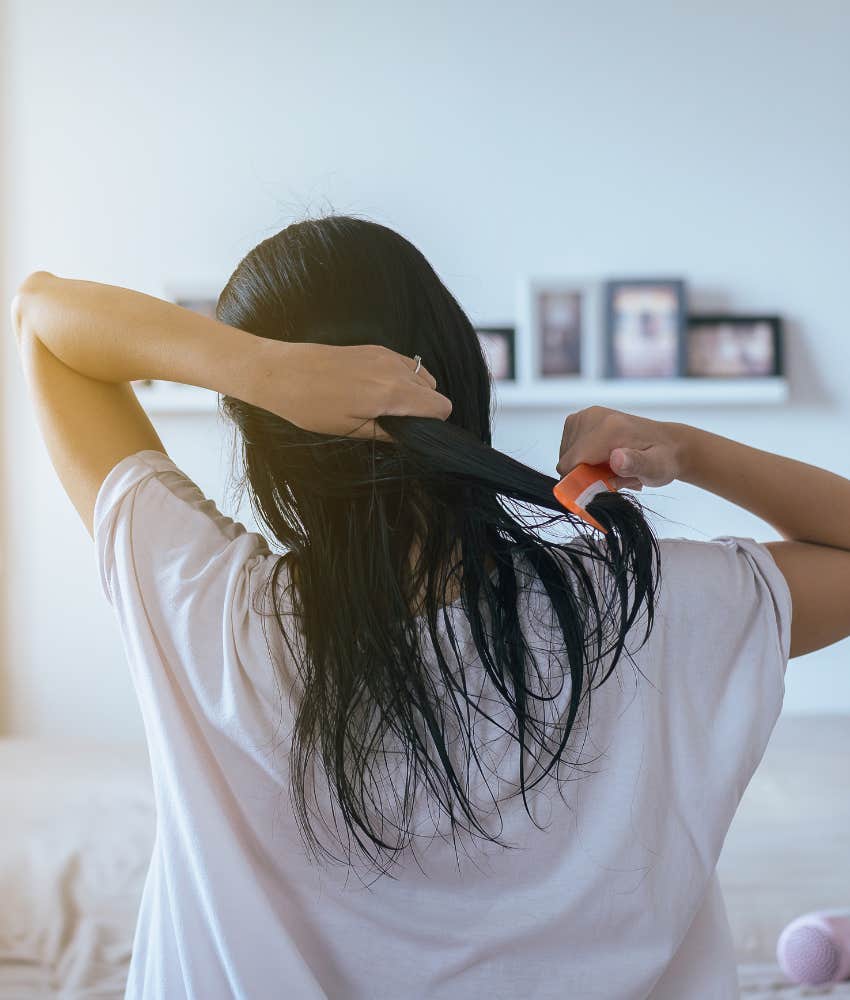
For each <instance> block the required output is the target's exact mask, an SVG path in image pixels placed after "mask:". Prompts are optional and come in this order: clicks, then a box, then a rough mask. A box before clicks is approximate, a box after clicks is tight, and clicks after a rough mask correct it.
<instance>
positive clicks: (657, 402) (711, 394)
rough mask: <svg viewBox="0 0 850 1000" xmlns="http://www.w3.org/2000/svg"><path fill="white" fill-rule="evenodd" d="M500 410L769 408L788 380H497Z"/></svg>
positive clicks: (783, 398) (784, 394) (785, 390)
mask: <svg viewBox="0 0 850 1000" xmlns="http://www.w3.org/2000/svg"><path fill="white" fill-rule="evenodd" d="M494 394H495V397H496V405H497V407H498V408H499V409H500V410H501V409H504V410H509V409H510V410H514V409H531V408H541V407H567V408H570V407H577V406H578V407H582V406H593V405H599V406H611V407H615V408H616V407H618V406H624V405H632V406H649V407H652V406H735V405H741V406H753V405H754V406H769V405H775V404H777V403H783V402H785V401H786V400H787V398H788V380H787V379H786V378H783V377H781V376H765V377H763V378H689V377H687V376H682V377H680V378H634V379H592V378H584V377H581V376H578V377H576V378H559V379H538V380H537V381H534V382H512V383H509V382H496V383H495V388H494Z"/></svg>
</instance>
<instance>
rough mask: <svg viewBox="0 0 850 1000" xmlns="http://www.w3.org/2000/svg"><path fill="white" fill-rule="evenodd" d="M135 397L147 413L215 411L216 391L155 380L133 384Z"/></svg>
mask: <svg viewBox="0 0 850 1000" xmlns="http://www.w3.org/2000/svg"><path fill="white" fill-rule="evenodd" d="M133 390H134V391H135V393H136V397H137V398H138V400H139V402H140V403H141V404H142V406H143V407H144V409H145V410H146V411H147V412H148V413H164V414H167V413H216V412H217V410H218V393H216V392H211V391H210V390H209V389H199V388H198V387H197V386H194V385H180V384H179V383H176V382H156V383H154V385H151V386H145V385H134V386H133Z"/></svg>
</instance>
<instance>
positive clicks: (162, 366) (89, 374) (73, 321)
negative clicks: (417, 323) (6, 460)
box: [12, 271, 451, 533]
mask: <svg viewBox="0 0 850 1000" xmlns="http://www.w3.org/2000/svg"><path fill="white" fill-rule="evenodd" d="M12 325H13V328H14V330H15V333H16V335H17V340H18V347H19V352H20V356H21V362H22V365H23V369H24V376H25V378H26V380H27V384H28V388H29V390H30V395H31V396H32V399H33V403H34V406H35V409H36V416H37V419H38V422H39V426H40V428H41V431H42V434H43V436H44V439H45V443H46V444H47V448H48V451H49V453H50V457H51V460H52V461H53V464H54V467H55V468H56V471H57V473H58V474H59V478H60V480H61V481H62V485H63V486H64V487H65V490H66V492H67V493H68V495H69V497H70V498H71V501H72V502H73V504H74V506H75V507H76V508H77V511H78V512H79V514H80V516H81V518H82V519H83V522H84V524H85V525H86V527H87V528H88V530H89V532H90V533H91V531H92V515H93V508H94V502H95V499H96V496H97V493H98V490H99V487H100V485H101V483H102V482H103V479H104V477H105V476H106V475H107V473H108V472H109V471H110V469H111V468H112V467H113V466H114V465H116V464H117V462H118V461H120V459H121V458H123V457H125V456H126V455H130V454H133V453H134V452H136V451H139V450H142V449H145V448H152V449H156V450H163V448H162V443H161V441H160V440H159V437H158V436H157V434H156V432H155V430H154V429H153V426H152V425H151V423H150V421H149V419H148V417H147V414H145V412H144V410H143V409H142V407H141V406H140V405H139V403H138V400H137V399H136V397H135V395H134V393H133V391H132V388H131V386H130V384H129V383H130V382H132V381H135V380H137V379H163V380H165V381H170V382H184V383H186V384H187V385H196V386H200V387H203V388H206V389H212V390H214V391H216V392H220V393H225V394H227V395H231V396H235V397H237V398H239V399H243V400H245V401H246V402H248V403H252V404H254V405H256V406H259V407H262V408H263V409H266V410H269V411H270V412H272V413H276V414H277V415H279V416H281V417H285V418H286V419H288V420H290V421H291V422H292V423H295V424H297V425H298V426H300V427H304V428H306V429H308V430H314V431H318V432H321V433H327V434H351V435H352V436H356V437H373V436H374V437H377V438H386V435H385V434H384V432H383V431H382V430H381V429H380V428H379V427H378V425H377V424H376V423H375V422H374V418H375V417H377V416H380V415H382V414H397V415H417V416H430V417H438V418H440V419H445V418H446V417H447V416H448V415H449V414H450V412H451V403H450V401H449V400H448V399H447V398H446V397H445V396H443V395H441V394H440V393H439V392H437V391H436V382H435V381H434V379H433V377H432V376H431V375H430V373H429V372H428V370H427V368H426V367H425V365H423V366H422V367H420V369H419V371H418V373H414V368H415V363H414V361H413V359H411V358H407V357H404V356H402V355H400V354H396V353H395V352H393V351H390V350H388V349H387V348H384V347H379V346H374V345H364V346H353V347H330V346H327V345H324V344H301V343H283V342H281V341H277V340H272V339H269V338H263V337H257V336H254V335H253V334H251V333H248V332H246V331H242V330H238V329H236V328H234V327H231V326H228V325H227V324H225V323H219V322H218V321H217V320H214V319H211V318H209V317H206V316H202V315H200V314H199V313H195V312H193V311H191V310H189V309H184V308H182V307H180V306H177V305H174V304H173V303H171V302H166V301H164V300H162V299H158V298H155V297H154V296H151V295H146V294H144V293H143V292H137V291H133V290H131V289H128V288H120V287H118V286H115V285H105V284H100V283H98V282H93V281H80V280H76V279H66V278H58V277H56V276H55V275H53V274H51V273H49V272H47V271H36V272H34V273H33V274H31V275H30V276H29V277H28V278H27V279H26V280H25V281H24V282H23V284H22V285H21V286H20V288H19V290H18V294H17V295H16V296H15V298H14V300H13V302H12Z"/></svg>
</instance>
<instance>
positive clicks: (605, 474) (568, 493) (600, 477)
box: [552, 462, 617, 535]
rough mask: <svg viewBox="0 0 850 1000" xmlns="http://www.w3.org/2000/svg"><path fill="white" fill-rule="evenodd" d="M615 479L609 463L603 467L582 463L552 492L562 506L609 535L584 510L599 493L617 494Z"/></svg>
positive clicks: (604, 463) (603, 464) (605, 463)
mask: <svg viewBox="0 0 850 1000" xmlns="http://www.w3.org/2000/svg"><path fill="white" fill-rule="evenodd" d="M614 478H615V474H614V470H613V469H612V468H611V466H610V465H608V464H607V462H603V463H602V464H601V465H587V463H586V462H580V463H579V464H578V465H577V466H576V467H575V468H574V469H571V470H570V471H569V472H568V473H567V474H566V475H565V476H564V478H563V479H562V480H561V481H560V482H559V483H558V484H557V485H556V486H555V487H554V488H553V490H552V492H553V493H554V494H555V499H556V500H557V501H558V503H559V504H561V506H563V507H566V508H567V510H570V511H572V512H573V514H577V515H578V516H579V517H580V518H582V520H584V521H587V523H588V524H591V525H593V527H594V528H598V529H599V530H600V531H601V532H602V533H603V534H604V535H607V534H608V532H607V530H606V529H605V528H603V527H602V525H601V524H600V523H599V522H598V521H597V520H596V518H595V517H593V515H591V514H588V513H587V511H586V510H585V509H584V508H585V507H586V506H587V505H588V504H589V503H590V501H591V500H592V499H593V498H594V497H595V496H596V494H597V493H601V492H602V491H603V490H611V491H612V492H616V489H617V488H616V486H614Z"/></svg>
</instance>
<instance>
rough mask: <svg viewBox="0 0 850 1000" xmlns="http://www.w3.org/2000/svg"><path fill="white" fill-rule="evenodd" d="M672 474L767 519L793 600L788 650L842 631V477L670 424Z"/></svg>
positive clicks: (848, 553) (848, 550)
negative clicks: (677, 460) (677, 448)
mask: <svg viewBox="0 0 850 1000" xmlns="http://www.w3.org/2000/svg"><path fill="white" fill-rule="evenodd" d="M677 433H678V434H679V436H680V438H681V441H682V449H681V455H682V463H683V465H682V469H681V471H680V475H679V478H680V479H682V480H683V481H684V482H688V483H692V484H693V485H694V486H699V487H701V488H702V489H704V490H708V491H709V492H711V493H715V494H717V495H718V496H722V497H724V498H725V499H727V500H731V501H732V503H735V504H737V505H738V506H739V507H744V508H745V509H746V510H749V511H752V513H754V514H757V515H758V516H759V517H760V518H762V519H763V520H764V521H767V523H768V524H770V525H771V526H772V527H773V528H774V529H775V530H776V531H777V532H778V533H779V534H780V535H782V537H783V538H784V539H785V541H781V542H779V541H776V542H774V541H770V542H765V543H764V544H765V547H766V548H768V549H769V550H770V553H771V555H772V556H773V558H774V559H775V561H776V564H777V565H778V566H779V568H780V569H781V570H782V573H783V575H784V577H785V579H786V580H787V582H788V588H789V590H790V591H791V601H792V605H793V614H792V624H791V656H792V657H795V656H802V655H803V654H804V653H811V652H814V651H815V650H817V649H822V648H823V647H824V646H831V645H832V644H833V643H834V642H838V641H839V640H841V639H844V638H846V637H847V636H848V635H850V480H848V479H845V478H844V477H842V476H839V475H836V474H835V473H834V472H829V471H827V470H826V469H821V468H818V467H817V466H814V465H809V464H808V463H806V462H799V461H797V460H795V459H792V458H785V457H783V456H781V455H773V454H771V453H770V452H767V451H762V450H760V449H759V448H752V447H750V446H748V445H745V444H741V443H739V442H738V441H732V440H730V439H729V438H725V437H722V436H720V435H718V434H712V433H710V432H709V431H703V430H698V429H696V428H694V427H689V426H688V425H686V424H681V425H679V426H678V431H677Z"/></svg>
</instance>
